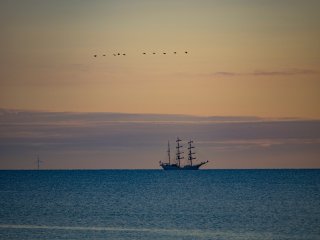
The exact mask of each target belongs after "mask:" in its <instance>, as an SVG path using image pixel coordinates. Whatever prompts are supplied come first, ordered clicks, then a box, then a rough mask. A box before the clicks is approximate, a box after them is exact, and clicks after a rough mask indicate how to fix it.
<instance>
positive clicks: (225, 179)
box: [0, 170, 320, 240]
mask: <svg viewBox="0 0 320 240" xmlns="http://www.w3.org/2000/svg"><path fill="white" fill-rule="evenodd" d="M0 239H19V240H21V239H26V240H29V239H43V240H45V239H90V240H93V239H115V240H120V239H121V240H122V239H123V240H127V239H128V240H129V239H130V240H131V239H141V240H144V239H148V240H149V239H152V240H157V239H166V240H167V239H168V240H170V239H186V240H187V239H220V240H224V239H230V240H232V239H235V240H236V239H246V240H250V239H254V240H259V239H290V240H293V239H299V240H302V239H312V240H313V239H320V170H200V171H162V170H92V171H87V170H72V171H69V170H66V171H57V170H56V171H46V170H41V171H0Z"/></svg>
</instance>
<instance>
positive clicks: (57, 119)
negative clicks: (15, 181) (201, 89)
mask: <svg viewBox="0 0 320 240" xmlns="http://www.w3.org/2000/svg"><path fill="white" fill-rule="evenodd" d="M176 136H180V137H181V138H182V139H185V140H188V139H189V138H192V139H195V143H196V146H197V147H199V148H200V149H201V152H206V153H207V155H209V156H211V155H212V156H216V157H219V156H220V157H219V159H217V160H216V161H218V162H219V161H223V159H225V158H228V159H230V158H231V159H232V158H235V159H241V157H242V156H245V155H246V156H247V155H249V156H250V155H252V154H258V155H259V154H260V155H261V156H264V157H267V156H269V157H274V156H279V157H280V156H281V158H282V160H284V159H285V160H286V161H288V159H290V157H292V154H295V157H296V158H297V156H301V160H303V158H304V156H306V154H307V155H308V154H313V158H315V159H318V158H319V155H320V152H319V149H320V140H319V139H320V121H319V120H303V119H262V118H257V117H198V116H185V115H161V114H155V115H153V114H123V113H63V112H60V113H59V112H34V111H18V110H1V111H0V168H6V167H7V168H8V166H9V165H8V164H13V165H10V166H11V167H12V168H19V166H20V165H21V164H22V163H23V162H24V161H27V159H26V156H28V155H33V156H34V154H36V153H39V152H40V153H43V155H45V156H46V158H50V156H52V157H51V158H52V160H51V161H52V162H51V167H52V168H54V167H56V168H63V166H66V165H65V164H67V163H68V162H69V159H68V158H72V157H73V158H76V159H77V160H79V161H80V160H81V159H82V160H81V161H82V162H83V163H84V165H83V166H82V167H89V168H90V167H94V168H101V167H106V168H108V167H119V166H126V167H129V168H134V167H140V168H144V167H157V162H158V160H161V159H163V156H164V154H162V153H164V152H165V148H166V143H167V141H168V140H171V141H172V142H174V141H175V138H176ZM219 154H220V155H219ZM221 154H224V155H223V156H222V155H221ZM57 155H58V157H57ZM93 156H95V157H93ZM87 158H89V159H91V160H92V158H97V159H100V161H102V160H103V159H106V158H108V159H109V161H103V163H100V164H101V165H92V163H91V160H90V161H89V160H88V159H87ZM313 158H310V159H313ZM6 159H11V160H10V162H9V161H6ZM110 159H111V160H110ZM156 159H158V160H156ZM282 160H281V161H282ZM110 161H114V162H113V163H110ZM315 161H316V160H314V162H315ZM19 164H20V165H19ZM72 164H74V165H72V166H71V167H73V168H78V167H79V166H78V165H77V161H76V160H75V162H74V163H72ZM121 164H122V165H121ZM223 164H224V163H223V162H221V166H223ZM70 165H71V163H70ZM70 165H69V166H70ZM317 166H320V163H318V165H317ZM231 167H232V166H231Z"/></svg>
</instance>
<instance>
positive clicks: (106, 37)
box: [0, 0, 320, 119]
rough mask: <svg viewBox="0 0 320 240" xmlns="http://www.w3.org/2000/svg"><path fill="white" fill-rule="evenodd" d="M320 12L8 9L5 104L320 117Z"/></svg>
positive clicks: (11, 4)
mask: <svg viewBox="0 0 320 240" xmlns="http://www.w3.org/2000/svg"><path fill="white" fill-rule="evenodd" d="M319 9H320V2H319V1H313V0H308V1H298V0H290V1H289V0H284V1H250V0H243V1H206V0H201V1H193V0H188V1H177V0H174V1H146V0H137V1H98V0H96V1H90V2H87V1H82V0H81V1H54V2H53V1H36V0H28V1H5V2H1V3H0V16H1V23H0V29H1V35H2V37H1V39H0V47H1V54H0V63H1V64H0V86H1V87H0V108H14V109H33V110H46V111H79V112H127V113H164V114H190V115H205V116H208V115H227V116H248V115H250V116H261V117H275V118H277V117H299V118H315V119H319V118H320V108H319V107H318V103H319V102H320V94H319V92H320V79H319V77H320V72H319V69H320V45H319V40H320V15H319ZM185 50H188V51H189V53H188V54H184V53H183V52H184V51H185ZM174 51H177V54H173V52H174ZM118 52H120V53H124V52H125V53H126V56H117V57H114V56H113V55H112V54H113V53H118ZM142 52H146V53H147V54H146V55H143V54H142ZM152 52H156V53H157V54H156V55H151V53H152ZM162 52H167V54H166V55H163V54H160V53H162ZM94 54H98V57H97V58H94V57H93V55H94ZM102 54H106V56H105V57H103V56H102Z"/></svg>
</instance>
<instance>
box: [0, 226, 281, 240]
mask: <svg viewBox="0 0 320 240" xmlns="http://www.w3.org/2000/svg"><path fill="white" fill-rule="evenodd" d="M1 228H3V229H47V230H68V231H105V232H142V233H143V232H144V233H153V234H160V235H173V236H189V237H197V238H205V239H208V238H209V239H216V238H218V239H239V240H240V239H241V240H243V239H246V240H248V239H255V240H257V239H264V240H266V239H274V236H273V234H271V233H253V232H250V233H243V232H242V233H236V232H231V231H230V232H229V231H213V230H198V229H157V228H120V227H81V226H46V225H11V224H0V229H1ZM278 237H279V236H278ZM282 237H284V236H282Z"/></svg>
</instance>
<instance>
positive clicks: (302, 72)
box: [211, 69, 319, 77]
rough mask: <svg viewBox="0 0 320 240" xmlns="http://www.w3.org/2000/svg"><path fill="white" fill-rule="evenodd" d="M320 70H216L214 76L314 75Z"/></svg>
mask: <svg viewBox="0 0 320 240" xmlns="http://www.w3.org/2000/svg"><path fill="white" fill-rule="evenodd" d="M318 73H319V72H318V71H316V70H312V69H288V70H269V71H267V70H257V71H253V72H244V73H241V72H224V71H220V72H214V73H212V74H211V75H212V76H226V77H233V76H257V77H264V76H295V75H314V74H318Z"/></svg>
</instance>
